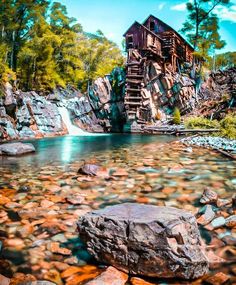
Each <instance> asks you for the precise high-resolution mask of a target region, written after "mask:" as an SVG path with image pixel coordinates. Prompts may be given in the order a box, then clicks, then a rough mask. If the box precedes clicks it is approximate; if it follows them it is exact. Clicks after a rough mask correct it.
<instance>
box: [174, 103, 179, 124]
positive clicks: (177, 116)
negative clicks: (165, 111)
mask: <svg viewBox="0 0 236 285" xmlns="http://www.w3.org/2000/svg"><path fill="white" fill-rule="evenodd" d="M173 123H174V124H176V125H180V124H181V115H180V110H179V109H178V108H177V107H175V108H174V112H173Z"/></svg>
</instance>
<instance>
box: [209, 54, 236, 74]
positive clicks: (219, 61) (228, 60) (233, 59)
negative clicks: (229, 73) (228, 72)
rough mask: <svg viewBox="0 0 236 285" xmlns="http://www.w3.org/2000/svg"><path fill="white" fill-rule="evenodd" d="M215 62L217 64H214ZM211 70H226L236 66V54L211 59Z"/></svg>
mask: <svg viewBox="0 0 236 285" xmlns="http://www.w3.org/2000/svg"><path fill="white" fill-rule="evenodd" d="M214 60H215V62H214ZM209 65H210V68H211V69H213V67H214V68H215V69H216V70H217V69H224V68H230V67H234V66H236V52H226V53H221V54H217V55H216V56H215V59H214V58H213V57H211V58H210V59H209Z"/></svg>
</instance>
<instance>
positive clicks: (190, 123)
mask: <svg viewBox="0 0 236 285" xmlns="http://www.w3.org/2000/svg"><path fill="white" fill-rule="evenodd" d="M184 125H185V127H186V128H187V129H218V128H220V124H219V122H218V121H217V120H209V119H206V118H203V117H190V118H187V119H186V120H185V122H184Z"/></svg>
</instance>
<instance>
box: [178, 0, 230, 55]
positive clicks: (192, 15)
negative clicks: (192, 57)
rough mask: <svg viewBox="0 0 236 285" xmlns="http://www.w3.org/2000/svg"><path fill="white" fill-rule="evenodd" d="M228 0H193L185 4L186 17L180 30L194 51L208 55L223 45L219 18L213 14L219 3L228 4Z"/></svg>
mask: <svg viewBox="0 0 236 285" xmlns="http://www.w3.org/2000/svg"><path fill="white" fill-rule="evenodd" d="M229 2H230V0H193V1H189V2H188V3H187V4H186V5H187V10H188V19H187V20H186V22H185V23H184V25H183V28H182V29H181V32H182V33H184V34H185V35H186V36H187V38H188V40H189V41H190V42H191V43H192V44H193V46H194V49H195V51H197V52H198V53H200V55H202V56H208V55H209V53H210V52H212V51H214V50H215V49H221V48H222V47H224V45H225V42H224V41H222V40H221V39H220V35H219V32H218V30H219V20H218V17H217V15H216V14H213V11H214V10H215V8H216V7H217V6H219V5H222V6H223V5H228V4H229Z"/></svg>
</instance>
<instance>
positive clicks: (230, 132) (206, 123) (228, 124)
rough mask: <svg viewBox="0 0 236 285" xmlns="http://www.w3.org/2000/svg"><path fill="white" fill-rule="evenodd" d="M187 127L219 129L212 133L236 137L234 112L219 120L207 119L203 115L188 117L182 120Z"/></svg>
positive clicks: (231, 137) (230, 137)
mask: <svg viewBox="0 0 236 285" xmlns="http://www.w3.org/2000/svg"><path fill="white" fill-rule="evenodd" d="M184 125H185V127H186V128H187V129H219V132H215V133H213V134H212V135H217V136H221V137H225V138H229V139H236V114H235V113H233V114H230V115H227V116H226V117H225V118H224V119H222V120H221V121H217V120H209V119H206V118H203V117H190V118H187V119H186V120H185V122H184Z"/></svg>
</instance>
